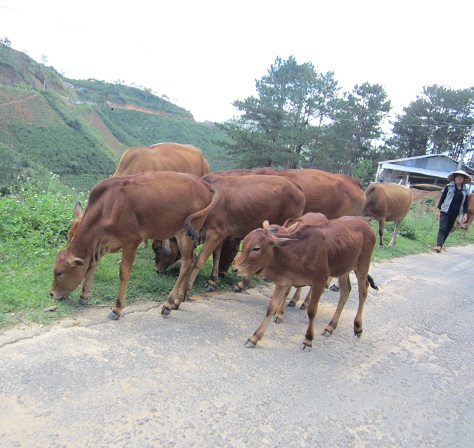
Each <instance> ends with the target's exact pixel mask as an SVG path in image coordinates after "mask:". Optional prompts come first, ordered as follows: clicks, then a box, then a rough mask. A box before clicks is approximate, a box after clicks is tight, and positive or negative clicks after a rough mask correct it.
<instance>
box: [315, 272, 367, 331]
mask: <svg viewBox="0 0 474 448" xmlns="http://www.w3.org/2000/svg"><path fill="white" fill-rule="evenodd" d="M366 281H367V279H366ZM339 287H340V288H341V290H340V292H339V302H338V303H337V307H336V311H335V312H334V315H333V316H332V319H331V321H330V322H329V324H328V325H327V326H326V328H325V329H324V331H323V332H322V333H321V334H322V335H323V336H326V337H330V336H331V335H332V333H333V331H334V330H335V329H336V328H337V324H338V322H339V318H340V317H341V313H342V310H343V309H344V306H345V304H346V302H347V299H348V297H349V293H350V292H351V282H350V279H349V273H347V274H345V275H343V276H342V277H339Z"/></svg>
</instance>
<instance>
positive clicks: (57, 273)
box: [54, 271, 62, 277]
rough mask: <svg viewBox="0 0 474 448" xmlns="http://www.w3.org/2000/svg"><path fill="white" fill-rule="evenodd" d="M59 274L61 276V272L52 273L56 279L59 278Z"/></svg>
mask: <svg viewBox="0 0 474 448" xmlns="http://www.w3.org/2000/svg"><path fill="white" fill-rule="evenodd" d="M61 274H62V272H61V271H56V272H55V273H54V275H55V276H56V277H59V276H60V275H61Z"/></svg>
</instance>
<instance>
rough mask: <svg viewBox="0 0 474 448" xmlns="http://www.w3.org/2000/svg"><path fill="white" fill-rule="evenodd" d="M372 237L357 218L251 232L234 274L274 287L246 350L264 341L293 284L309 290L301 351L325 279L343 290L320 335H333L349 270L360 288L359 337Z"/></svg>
mask: <svg viewBox="0 0 474 448" xmlns="http://www.w3.org/2000/svg"><path fill="white" fill-rule="evenodd" d="M376 239H377V238H376V235H375V231H374V229H373V228H372V226H371V225H370V223H369V221H367V220H366V219H365V218H363V217H360V216H344V217H342V218H339V219H334V220H330V221H328V222H326V223H322V224H316V225H303V226H301V227H299V228H298V229H297V230H296V231H295V232H293V233H288V234H280V233H278V232H276V233H275V232H272V231H270V230H269V229H263V228H259V229H256V230H254V231H252V232H250V233H249V234H248V235H247V236H246V237H245V239H244V241H243V243H242V251H241V254H240V256H239V257H238V258H237V261H236V262H235V264H234V268H233V271H234V273H235V274H237V275H252V274H254V275H258V276H259V277H266V278H268V279H269V280H272V281H273V282H275V284H276V285H275V289H274V292H273V295H272V298H271V300H270V304H269V305H268V308H267V313H266V316H265V318H264V319H263V321H262V323H261V325H260V326H259V327H258V328H257V330H256V331H255V333H254V334H253V335H252V336H251V337H250V338H249V339H248V340H247V342H246V344H245V346H246V347H249V348H251V347H255V346H256V345H257V343H258V342H259V341H260V340H261V339H262V338H263V335H264V333H265V330H266V328H267V326H268V324H269V322H270V319H271V318H272V317H273V316H274V315H275V313H276V312H277V309H278V308H279V307H280V305H281V303H282V302H283V301H284V300H285V295H286V294H287V291H288V289H289V288H290V287H291V286H302V285H308V286H310V288H311V291H312V292H311V299H310V301H309V304H308V317H309V325H308V328H307V331H306V336H305V339H304V343H303V349H311V348H312V344H313V339H314V328H313V324H314V318H315V316H316V312H317V309H318V303H319V299H320V297H321V294H322V292H323V290H324V286H325V284H326V281H327V279H328V277H337V278H338V279H339V284H340V288H341V290H340V296H339V302H338V305H337V308H336V311H335V313H334V315H333V317H332V319H331V321H330V323H329V324H328V325H327V326H326V328H325V329H324V331H323V335H325V336H331V335H332V333H333V332H334V330H335V329H336V327H337V324H338V321H339V317H340V315H341V312H342V310H343V308H344V305H345V303H346V301H347V298H348V297H349V293H350V290H351V283H350V279H349V273H350V272H351V271H354V273H355V276H356V278H357V283H358V289H359V308H358V310H357V313H356V316H355V319H354V334H355V335H356V336H357V337H360V336H361V334H362V331H363V329H362V311H363V307H364V302H365V300H366V298H367V290H368V287H369V284H371V282H372V283H373V279H372V278H371V277H370V276H369V268H370V262H371V257H372V252H373V249H374V246H375V243H376ZM373 287H375V284H374V285H373Z"/></svg>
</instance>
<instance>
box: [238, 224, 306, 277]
mask: <svg viewBox="0 0 474 448" xmlns="http://www.w3.org/2000/svg"><path fill="white" fill-rule="evenodd" d="M276 231H277V229H276V227H275V230H274V228H273V227H267V228H265V229H255V230H253V231H252V232H250V233H249V234H248V235H247V236H246V237H245V238H244V241H243V243H242V252H241V254H240V256H239V257H238V259H237V261H236V262H235V264H234V269H233V272H234V273H235V274H237V275H240V276H245V275H258V276H259V277H263V276H264V275H265V268H266V267H267V266H268V265H269V264H270V263H271V262H272V261H273V257H274V254H273V249H274V248H275V247H281V246H286V245H287V244H290V243H292V242H293V241H297V240H296V239H294V238H292V237H291V235H289V234H286V233H285V234H279V233H276Z"/></svg>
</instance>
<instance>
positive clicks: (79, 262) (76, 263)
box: [67, 257, 85, 268]
mask: <svg viewBox="0 0 474 448" xmlns="http://www.w3.org/2000/svg"><path fill="white" fill-rule="evenodd" d="M84 263H85V262H84V260H83V259H82V258H78V257H73V258H71V259H70V260H68V261H67V265H68V266H69V267H70V268H73V267H74V266H84Z"/></svg>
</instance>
